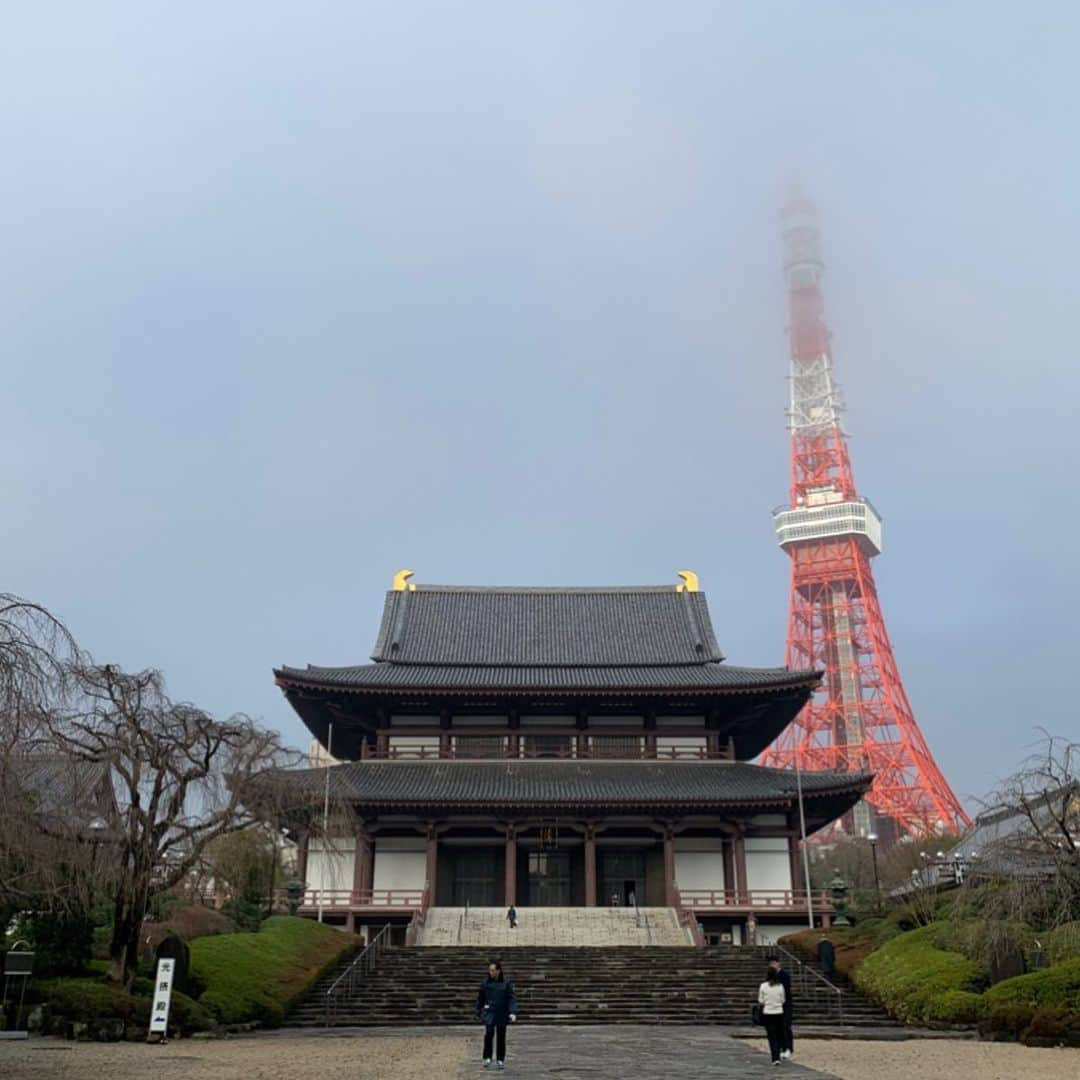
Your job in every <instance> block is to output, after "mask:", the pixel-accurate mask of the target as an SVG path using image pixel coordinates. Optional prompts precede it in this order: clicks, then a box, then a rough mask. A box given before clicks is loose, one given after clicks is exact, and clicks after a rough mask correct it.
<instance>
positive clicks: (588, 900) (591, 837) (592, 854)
mask: <svg viewBox="0 0 1080 1080" xmlns="http://www.w3.org/2000/svg"><path fill="white" fill-rule="evenodd" d="M585 906H586V907H596V826H595V825H593V824H592V823H591V822H590V823H588V824H587V825H586V826H585Z"/></svg>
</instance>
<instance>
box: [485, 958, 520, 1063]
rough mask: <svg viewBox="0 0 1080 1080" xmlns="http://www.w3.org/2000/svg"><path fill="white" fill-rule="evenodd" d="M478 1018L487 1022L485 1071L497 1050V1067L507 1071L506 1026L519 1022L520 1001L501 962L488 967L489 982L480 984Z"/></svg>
mask: <svg viewBox="0 0 1080 1080" xmlns="http://www.w3.org/2000/svg"><path fill="white" fill-rule="evenodd" d="M476 1015H477V1017H478V1018H479V1019H480V1020H483V1021H484V1068H485V1069H489V1068H491V1051H492V1049H493V1048H494V1050H495V1067H496V1068H497V1069H505V1068H506V1025H507V1024H508V1023H510V1024H512V1023H514V1021H516V1020H517V998H516V997H515V996H514V981H513V979H508V978H507V977H506V976H505V975H504V974H503V969H502V964H501V963H500V962H499V961H498V960H492V961H491V963H490V964H488V973H487V978H485V979H484V981H483V982H482V983H481V984H480V993H479V994H477V996H476ZM492 1044H494V1047H493V1045H492Z"/></svg>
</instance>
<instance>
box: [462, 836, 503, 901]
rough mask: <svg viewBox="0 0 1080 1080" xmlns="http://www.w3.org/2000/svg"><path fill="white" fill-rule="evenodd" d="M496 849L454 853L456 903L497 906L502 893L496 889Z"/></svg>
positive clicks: (476, 849) (477, 849) (478, 849)
mask: <svg viewBox="0 0 1080 1080" xmlns="http://www.w3.org/2000/svg"><path fill="white" fill-rule="evenodd" d="M495 878H496V874H495V851H494V849H493V848H475V849H474V850H472V851H460V852H457V853H456V854H455V855H454V894H453V895H454V904H455V906H457V907H464V906H465V901H466V900H467V901H468V902H469V904H470V905H471V906H472V907H497V906H498V905H499V904H501V903H502V894H501V893H500V892H497V891H496V888H495V886H496V880H495Z"/></svg>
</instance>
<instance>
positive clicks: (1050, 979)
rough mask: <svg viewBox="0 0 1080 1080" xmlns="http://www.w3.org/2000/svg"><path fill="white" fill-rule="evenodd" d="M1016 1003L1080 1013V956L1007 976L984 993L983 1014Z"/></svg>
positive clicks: (1036, 1007) (1035, 1007)
mask: <svg viewBox="0 0 1080 1080" xmlns="http://www.w3.org/2000/svg"><path fill="white" fill-rule="evenodd" d="M1015 1005H1026V1006H1029V1007H1031V1008H1033V1009H1067V1010H1069V1011H1071V1012H1075V1013H1080V956H1078V957H1075V958H1074V959H1072V960H1066V961H1065V962H1064V963H1061V964H1055V965H1054V966H1053V967H1049V968H1044V969H1043V970H1042V971H1032V972H1030V973H1029V974H1027V975H1018V976H1017V977H1016V978H1015V979H1005V980H1004V982H999V983H998V984H997V986H992V987H991V988H990V989H989V990H987V991H986V993H985V994H984V995H983V1012H984V1015H989V1014H990V1013H991V1012H992V1011H993V1010H994V1009H997V1008H1001V1007H1003V1006H1015Z"/></svg>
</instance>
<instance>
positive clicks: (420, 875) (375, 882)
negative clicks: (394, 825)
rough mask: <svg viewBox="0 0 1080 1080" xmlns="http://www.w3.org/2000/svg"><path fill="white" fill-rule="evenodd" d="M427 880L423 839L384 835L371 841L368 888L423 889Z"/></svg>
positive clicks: (425, 848) (424, 842)
mask: <svg viewBox="0 0 1080 1080" xmlns="http://www.w3.org/2000/svg"><path fill="white" fill-rule="evenodd" d="M426 881H427V841H425V840H424V838H423V837H419V836H418V837H415V838H413V837H408V836H403V837H388V838H386V839H385V840H380V839H378V838H376V840H375V872H374V876H373V879H372V888H374V890H375V891H376V892H379V891H380V890H382V889H387V890H390V891H394V892H396V891H398V890H401V889H423V887H424V883H425V882H426Z"/></svg>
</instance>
